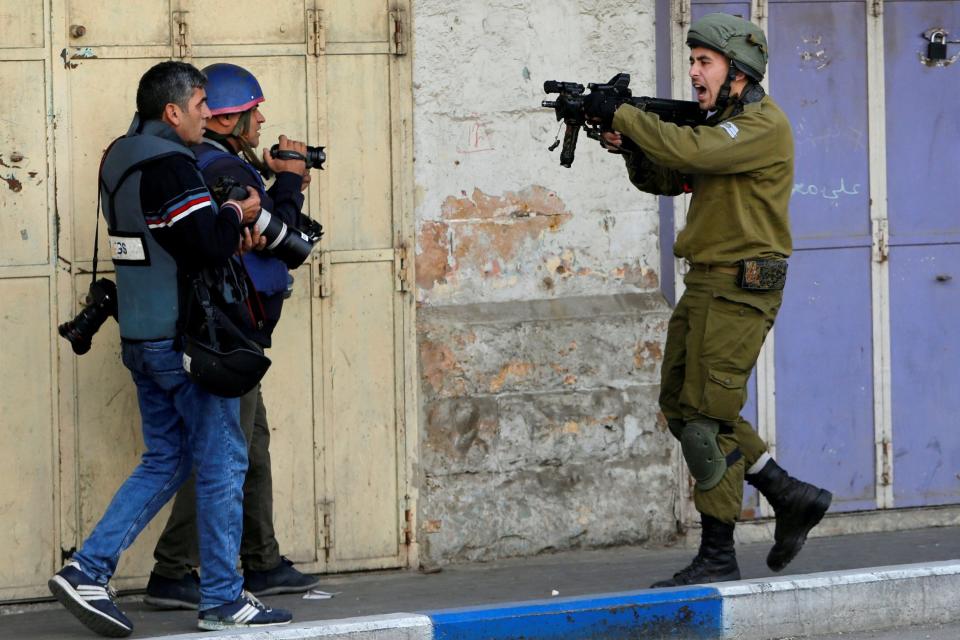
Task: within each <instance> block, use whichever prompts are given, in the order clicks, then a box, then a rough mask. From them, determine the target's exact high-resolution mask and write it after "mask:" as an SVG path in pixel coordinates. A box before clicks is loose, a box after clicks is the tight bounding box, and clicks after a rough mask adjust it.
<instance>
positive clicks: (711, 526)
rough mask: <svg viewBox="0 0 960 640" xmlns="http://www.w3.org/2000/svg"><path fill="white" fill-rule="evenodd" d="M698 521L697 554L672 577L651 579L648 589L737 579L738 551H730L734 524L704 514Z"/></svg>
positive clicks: (738, 573) (738, 568)
mask: <svg viewBox="0 0 960 640" xmlns="http://www.w3.org/2000/svg"><path fill="white" fill-rule="evenodd" d="M700 522H701V523H702V524H703V531H702V532H701V534H700V550H699V551H698V552H697V555H696V557H695V558H694V559H693V561H692V562H691V563H690V564H689V565H687V566H686V567H684V568H683V569H680V571H678V572H677V573H675V574H673V577H672V578H670V579H668V580H660V581H659V582H654V583H653V584H652V585H650V588H651V589H659V588H660V587H681V586H683V585H687V584H704V583H707V582H725V581H727V580H739V579H740V567H738V566H737V554H736V552H735V551H734V550H733V525H732V524H724V523H723V522H720V521H719V520H717V519H716V518H711V517H710V516H704V515H701V516H700Z"/></svg>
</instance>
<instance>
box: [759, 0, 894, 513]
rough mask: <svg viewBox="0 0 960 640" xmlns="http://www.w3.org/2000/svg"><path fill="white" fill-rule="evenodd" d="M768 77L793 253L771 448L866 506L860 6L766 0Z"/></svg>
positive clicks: (868, 404)
mask: <svg viewBox="0 0 960 640" xmlns="http://www.w3.org/2000/svg"><path fill="white" fill-rule="evenodd" d="M768 36H769V40H770V69H769V76H770V87H771V94H772V96H773V97H774V100H775V101H776V102H777V103H778V104H779V105H780V106H781V107H782V108H783V109H784V111H785V112H786V113H787V115H788V117H789V118H790V122H791V124H792V126H793V132H794V141H795V146H796V176H795V185H794V192H793V198H792V201H791V205H790V206H791V225H792V228H793V236H794V249H795V253H794V255H793V258H792V259H791V261H790V272H789V278H788V285H787V289H786V292H785V297H784V304H783V308H782V309H781V311H780V316H779V318H778V320H777V325H776V327H775V331H776V350H775V361H776V388H777V399H776V407H777V413H776V415H777V458H778V459H779V460H780V461H781V463H782V464H783V466H785V467H786V468H787V469H789V470H790V472H791V473H793V474H794V475H797V476H799V477H801V478H806V479H810V480H812V481H815V482H816V483H817V484H820V485H823V486H825V487H827V488H829V489H830V490H831V491H833V494H834V506H833V510H835V511H838V510H839V511H852V510H860V509H873V508H876V504H877V503H876V481H875V478H876V473H875V462H874V456H875V451H874V420H873V414H874V411H873V369H872V362H873V356H872V353H873V344H872V326H873V316H872V311H871V289H870V287H871V278H870V275H871V245H872V235H871V223H870V202H869V180H868V176H869V159H868V145H867V133H868V129H867V84H866V83H867V80H866V79H867V65H866V8H865V6H864V3H863V2H862V1H859V2H826V1H819V2H818V1H810V0H807V1H799V0H798V1H790V0H780V1H777V0H772V1H771V2H770V5H769V29H768Z"/></svg>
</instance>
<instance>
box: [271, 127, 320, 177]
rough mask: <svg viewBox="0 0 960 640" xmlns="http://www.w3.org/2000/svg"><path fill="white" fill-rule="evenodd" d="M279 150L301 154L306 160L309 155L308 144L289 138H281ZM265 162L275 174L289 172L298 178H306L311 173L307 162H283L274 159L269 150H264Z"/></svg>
mask: <svg viewBox="0 0 960 640" xmlns="http://www.w3.org/2000/svg"><path fill="white" fill-rule="evenodd" d="M279 150H280V151H293V152H296V153H298V154H300V156H301V157H303V158H306V155H307V145H306V143H303V142H300V141H298V140H291V139H289V138H288V137H287V136H280V139H279ZM263 162H264V163H265V164H266V165H267V166H268V167H270V170H271V171H273V172H274V173H282V172H288V173H295V174H297V175H298V176H306V175H307V174H308V173H309V171H308V170H307V163H306V161H305V160H281V159H279V158H274V157H273V155H271V153H270V150H269V149H264V150H263Z"/></svg>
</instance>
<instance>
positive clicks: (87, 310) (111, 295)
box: [57, 278, 117, 356]
mask: <svg viewBox="0 0 960 640" xmlns="http://www.w3.org/2000/svg"><path fill="white" fill-rule="evenodd" d="M84 305H85V306H84V307H83V309H81V310H80V313H78V314H77V316H76V317H75V318H74V319H73V320H70V321H68V322H64V323H63V324H61V325H60V326H59V327H57V331H59V332H60V335H61V336H63V337H64V338H66V339H67V340H69V341H70V346H71V347H73V352H74V353H75V354H77V355H78V356H82V355H83V354H85V353H86V352H87V351H90V341H91V340H93V336H94V334H95V333H96V332H97V331H99V330H100V327H101V326H102V325H103V323H104V322H106V321H107V318H109V317H111V316H113V319H114V320H116V319H117V285H115V284H114V283H113V281H111V280H107V279H106V278H100V279H99V280H97V281H95V282H91V283H90V290H89V291H88V292H87V297H86V299H85V301H84Z"/></svg>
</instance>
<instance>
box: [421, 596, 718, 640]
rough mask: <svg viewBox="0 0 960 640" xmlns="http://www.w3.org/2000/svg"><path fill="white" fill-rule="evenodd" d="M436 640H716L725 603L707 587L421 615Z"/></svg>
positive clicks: (550, 600)
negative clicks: (691, 639) (672, 639)
mask: <svg viewBox="0 0 960 640" xmlns="http://www.w3.org/2000/svg"><path fill="white" fill-rule="evenodd" d="M420 613H422V614H423V615H426V616H428V617H429V618H430V619H431V621H432V622H433V634H434V635H433V637H434V640H481V639H483V640H486V639H488V638H524V640H547V639H557V638H597V639H600V638H602V639H604V640H617V639H619V638H634V639H636V638H717V637H720V635H721V634H722V632H723V599H722V598H721V596H720V593H719V592H718V591H717V590H716V589H715V588H711V587H687V588H677V589H657V590H643V591H626V592H621V593H610V594H604V595H602V596H586V597H572V598H551V599H549V600H534V601H528V602H518V603H506V604H502V605H498V606H495V607H489V606H486V607H465V608H461V609H444V610H440V611H422V612H420Z"/></svg>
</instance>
